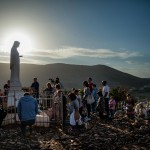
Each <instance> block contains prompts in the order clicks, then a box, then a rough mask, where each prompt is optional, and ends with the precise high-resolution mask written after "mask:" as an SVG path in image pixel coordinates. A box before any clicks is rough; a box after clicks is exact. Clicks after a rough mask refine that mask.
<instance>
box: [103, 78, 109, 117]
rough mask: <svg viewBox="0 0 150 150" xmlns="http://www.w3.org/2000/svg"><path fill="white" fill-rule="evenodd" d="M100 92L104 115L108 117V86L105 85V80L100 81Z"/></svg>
mask: <svg viewBox="0 0 150 150" xmlns="http://www.w3.org/2000/svg"><path fill="white" fill-rule="evenodd" d="M102 86H103V88H102V94H103V98H104V102H105V112H106V117H107V118H109V86H108V85H107V81H102Z"/></svg>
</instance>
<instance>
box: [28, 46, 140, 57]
mask: <svg viewBox="0 0 150 150" xmlns="http://www.w3.org/2000/svg"><path fill="white" fill-rule="evenodd" d="M27 55H28V56H40V57H49V58H54V59H62V58H69V57H73V56H83V57H97V58H115V57H117V58H121V59H126V58H130V57H137V56H141V55H140V54H139V53H138V52H129V51H123V50H122V51H113V50H109V49H86V48H76V47H63V48H61V49H55V50H51V49H50V50H44V49H41V50H40V49H36V50H33V52H32V53H28V54H27Z"/></svg>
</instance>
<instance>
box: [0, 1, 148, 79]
mask: <svg viewBox="0 0 150 150" xmlns="http://www.w3.org/2000/svg"><path fill="white" fill-rule="evenodd" d="M16 40H18V41H20V47H19V48H18V51H19V54H20V55H22V56H23V57H21V63H28V64H40V65H45V64H51V63H66V64H78V65H89V66H91V65H98V64H100V65H107V66H109V67H112V68H115V69H117V70H120V71H122V72H126V73H129V74H131V75H134V76H137V77H141V78H150V69H149V68H150V59H149V57H150V51H149V50H150V0H1V1H0V63H9V62H10V50H11V47H12V45H13V42H14V41H16Z"/></svg>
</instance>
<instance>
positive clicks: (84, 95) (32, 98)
mask: <svg viewBox="0 0 150 150" xmlns="http://www.w3.org/2000/svg"><path fill="white" fill-rule="evenodd" d="M82 85H83V87H82V89H76V88H72V89H70V90H69V91H68V92H67V93H66V92H65V91H64V86H63V84H62V82H61V81H60V79H59V78H58V77H57V78H56V79H55V80H53V79H50V81H49V82H48V83H46V88H45V89H43V90H42V93H43V95H44V96H46V98H47V102H46V107H47V110H48V111H49V113H47V114H48V115H49V117H50V120H52V119H56V120H60V119H61V117H62V116H63V124H64V125H65V120H66V119H67V117H68V119H69V122H70V125H71V127H72V128H75V127H82V126H83V122H88V121H90V120H91V115H92V114H95V115H97V116H99V118H100V119H101V120H104V119H105V120H108V119H109V120H112V119H113V118H114V115H115V113H116V111H117V110H116V100H115V95H111V94H110V87H109V86H108V84H107V81H102V82H101V85H100V87H99V88H97V86H96V84H94V83H93V81H92V78H91V77H89V78H88V79H87V80H85V81H83V83H82ZM39 87H40V84H39V82H38V80H37V78H36V77H35V78H33V83H32V84H31V86H30V90H29V92H25V94H24V97H22V98H21V99H20V100H19V103H18V106H17V112H18V116H19V119H20V121H21V131H22V132H23V133H25V132H26V126H27V125H29V127H30V132H32V125H33V124H34V123H35V119H36V115H37V113H38V112H39V108H40V107H39V106H40V105H42V103H41V101H39V98H40V88H39ZM9 88H10V81H9V80H8V81H7V83H6V84H5V85H4V91H2V90H1V89H0V98H1V99H0V102H1V103H0V104H1V107H0V108H1V109H0V114H1V115H2V114H4V112H2V110H3V107H2V96H7V95H8V91H9ZM51 97H52V98H53V101H51V99H50V98H51ZM124 101H125V104H124V105H125V108H126V109H125V110H123V111H125V113H126V116H127V117H128V118H130V119H133V118H134V117H135V115H136V116H138V117H143V118H146V117H147V114H146V112H147V110H145V111H144V109H145V108H144V105H143V103H140V104H138V105H137V106H136V107H135V101H134V99H133V98H132V96H131V95H130V94H129V93H127V94H126V99H125V100H124ZM61 104H62V105H61ZM61 109H63V111H61ZM62 112H63V114H62ZM6 114H7V113H6ZM6 114H5V115H3V116H1V122H0V125H1V124H2V120H3V119H4V118H5V116H6Z"/></svg>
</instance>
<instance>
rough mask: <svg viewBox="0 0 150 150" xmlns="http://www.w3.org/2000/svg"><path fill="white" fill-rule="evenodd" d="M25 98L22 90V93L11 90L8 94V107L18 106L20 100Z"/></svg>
mask: <svg viewBox="0 0 150 150" xmlns="http://www.w3.org/2000/svg"><path fill="white" fill-rule="evenodd" d="M23 96H24V92H23V91H21V90H20V91H17V90H14V91H13V90H10V91H9V93H8V99H7V107H10V106H17V105H18V101H19V99H20V98H21V97H23Z"/></svg>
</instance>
